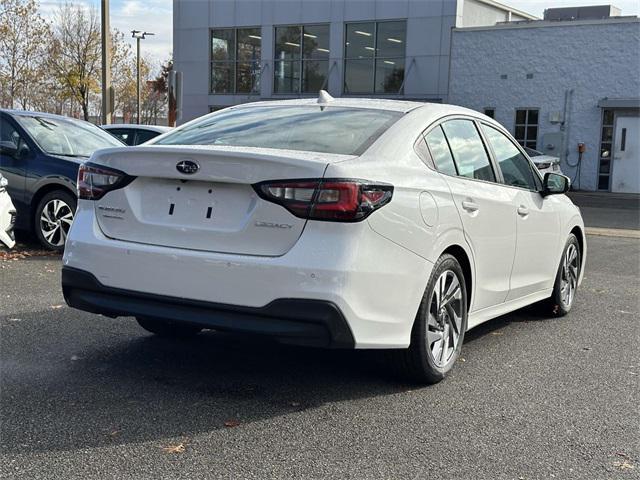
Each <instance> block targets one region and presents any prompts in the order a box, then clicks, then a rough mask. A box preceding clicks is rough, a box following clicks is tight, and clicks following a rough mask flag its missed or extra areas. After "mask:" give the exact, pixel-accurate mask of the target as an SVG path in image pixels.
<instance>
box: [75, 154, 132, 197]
mask: <svg viewBox="0 0 640 480" xmlns="http://www.w3.org/2000/svg"><path fill="white" fill-rule="evenodd" d="M134 178H135V177H132V176H130V175H127V174H126V173H124V172H121V171H120V170H115V169H113V168H109V167H103V166H102V165H94V164H92V163H84V164H82V165H80V169H79V170H78V198H79V199H81V200H100V199H101V198H102V197H103V196H104V195H105V194H106V193H107V192H110V191H111V190H117V189H118V188H122V187H126V186H127V185H129V184H130V183H131V182H132V181H133V179H134Z"/></svg>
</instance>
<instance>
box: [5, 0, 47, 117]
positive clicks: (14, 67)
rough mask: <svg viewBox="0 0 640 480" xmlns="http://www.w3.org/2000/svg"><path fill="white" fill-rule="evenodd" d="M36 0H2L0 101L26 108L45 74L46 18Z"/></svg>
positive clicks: (10, 105)
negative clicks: (43, 16) (40, 12)
mask: <svg viewBox="0 0 640 480" xmlns="http://www.w3.org/2000/svg"><path fill="white" fill-rule="evenodd" d="M38 8H39V5H38V3H37V2H36V1H35V0H0V87H2V88H1V91H2V93H0V102H1V104H2V106H6V107H15V106H16V105H20V106H21V107H22V108H23V109H26V108H27V107H28V106H30V104H31V103H33V94H34V92H36V91H37V90H38V88H37V85H38V83H39V82H40V80H41V79H42V78H43V76H44V75H45V74H44V72H43V67H44V58H45V56H46V55H45V51H46V45H47V42H48V40H49V36H50V29H49V25H48V24H47V22H46V21H45V20H44V19H43V18H42V17H41V16H40V14H39V13H38Z"/></svg>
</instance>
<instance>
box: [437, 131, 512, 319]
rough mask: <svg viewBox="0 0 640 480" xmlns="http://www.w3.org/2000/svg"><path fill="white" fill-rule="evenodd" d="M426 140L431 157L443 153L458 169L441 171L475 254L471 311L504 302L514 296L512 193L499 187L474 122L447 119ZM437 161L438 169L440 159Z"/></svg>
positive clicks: (454, 167)
mask: <svg viewBox="0 0 640 480" xmlns="http://www.w3.org/2000/svg"><path fill="white" fill-rule="evenodd" d="M438 129H440V130H438ZM426 138H427V143H428V145H429V147H430V149H431V151H432V154H433V152H434V151H435V150H437V149H440V150H442V151H444V152H445V155H446V154H447V152H449V154H450V155H451V157H452V158H453V168H452V167H451V166H448V167H447V168H446V169H445V168H443V167H438V168H439V170H440V171H441V172H442V173H443V174H444V177H445V178H446V181H447V183H448V185H449V188H450V189H451V193H452V195H453V199H454V202H455V204H456V207H457V209H458V213H459V215H460V218H461V220H462V224H463V229H464V233H465V238H466V240H467V243H468V244H469V247H470V248H471V251H472V253H473V263H474V266H475V294H474V298H473V303H472V305H471V311H478V310H482V309H484V308H488V307H492V306H495V305H498V304H500V303H503V302H504V301H505V299H506V297H507V295H508V293H509V276H510V274H511V267H512V265H513V258H514V254H515V248H516V225H515V223H516V218H515V217H516V213H515V211H514V210H513V208H512V202H513V198H512V192H511V191H510V190H509V189H506V188H504V187H502V186H501V185H499V184H498V183H497V177H496V174H495V171H494V167H493V165H492V164H491V161H490V157H489V154H488V153H487V150H486V148H485V146H484V144H483V141H482V138H481V136H480V133H479V131H478V127H477V125H476V123H475V122H474V121H473V120H472V119H468V118H454V119H451V120H447V121H445V122H443V123H442V124H441V126H439V127H436V128H435V129H433V130H431V131H430V132H429V133H428V134H427V135H426ZM434 161H435V162H436V164H437V163H438V162H439V161H440V160H435V159H434ZM448 163H449V162H447V164H448Z"/></svg>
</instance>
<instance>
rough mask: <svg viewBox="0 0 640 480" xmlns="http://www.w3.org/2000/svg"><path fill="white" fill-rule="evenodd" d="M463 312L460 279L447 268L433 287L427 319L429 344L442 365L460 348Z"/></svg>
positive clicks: (435, 358)
mask: <svg viewBox="0 0 640 480" xmlns="http://www.w3.org/2000/svg"><path fill="white" fill-rule="evenodd" d="M462 315H463V305H462V286H461V285H460V280H459V279H458V276H457V275H456V274H455V273H454V272H453V271H451V270H446V271H445V272H443V273H442V274H441V275H440V276H439V277H438V280H437V281H436V283H435V286H434V288H433V293H432V294H431V302H430V305H429V319H428V322H427V346H428V348H429V351H430V352H431V357H432V359H433V362H434V363H435V365H436V366H437V367H439V368H442V367H444V366H445V365H447V364H448V363H449V361H450V360H451V358H452V357H453V355H454V353H455V351H456V348H457V347H458V342H459V341H460V334H461V331H460V330H461V326H462Z"/></svg>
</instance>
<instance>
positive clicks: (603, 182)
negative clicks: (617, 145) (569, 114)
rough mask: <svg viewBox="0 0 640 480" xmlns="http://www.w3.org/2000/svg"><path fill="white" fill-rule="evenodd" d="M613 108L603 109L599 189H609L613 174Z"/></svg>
mask: <svg viewBox="0 0 640 480" xmlns="http://www.w3.org/2000/svg"><path fill="white" fill-rule="evenodd" d="M613 119H614V116H613V110H608V109H606V110H603V111H602V135H601V137H600V166H599V167H598V190H609V177H610V176H611V153H612V146H613Z"/></svg>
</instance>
